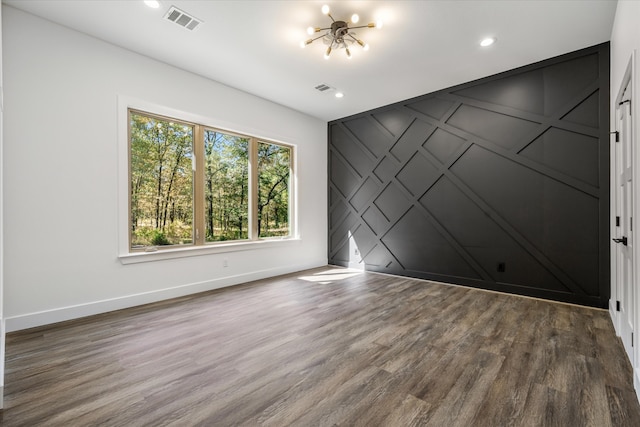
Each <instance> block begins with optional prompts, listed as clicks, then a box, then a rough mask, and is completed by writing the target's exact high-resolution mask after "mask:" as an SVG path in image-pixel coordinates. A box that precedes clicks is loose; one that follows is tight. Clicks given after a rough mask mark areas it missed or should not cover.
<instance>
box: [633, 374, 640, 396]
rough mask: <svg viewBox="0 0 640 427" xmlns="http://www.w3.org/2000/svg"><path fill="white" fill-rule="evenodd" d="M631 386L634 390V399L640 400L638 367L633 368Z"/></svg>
mask: <svg viewBox="0 0 640 427" xmlns="http://www.w3.org/2000/svg"><path fill="white" fill-rule="evenodd" d="M633 388H634V389H635V391H636V399H638V402H640V371H639V370H638V369H634V370H633Z"/></svg>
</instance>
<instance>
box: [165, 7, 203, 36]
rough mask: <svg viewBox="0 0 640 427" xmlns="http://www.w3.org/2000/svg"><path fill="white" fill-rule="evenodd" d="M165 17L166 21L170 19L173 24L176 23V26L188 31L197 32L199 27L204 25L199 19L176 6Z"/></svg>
mask: <svg viewBox="0 0 640 427" xmlns="http://www.w3.org/2000/svg"><path fill="white" fill-rule="evenodd" d="M164 17H165V19H168V20H169V21H171V22H175V23H176V24H178V25H180V26H181V27H184V28H186V29H187V30H195V28H196V27H197V26H198V25H200V24H202V21H201V20H199V19H198V18H194V17H193V16H191V15H189V14H188V13H185V12H183V11H182V10H180V9H178V8H177V7H175V6H171V7H170V8H169V10H168V11H167V14H166V15H164Z"/></svg>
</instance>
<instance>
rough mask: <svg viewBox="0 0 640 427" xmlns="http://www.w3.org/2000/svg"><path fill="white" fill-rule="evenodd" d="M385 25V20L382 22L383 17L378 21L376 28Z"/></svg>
mask: <svg viewBox="0 0 640 427" xmlns="http://www.w3.org/2000/svg"><path fill="white" fill-rule="evenodd" d="M383 25H384V22H382V19H378V20H377V21H376V28H377V29H380V28H382V26H383Z"/></svg>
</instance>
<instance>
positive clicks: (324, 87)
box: [316, 83, 333, 92]
mask: <svg viewBox="0 0 640 427" xmlns="http://www.w3.org/2000/svg"><path fill="white" fill-rule="evenodd" d="M316 89H317V90H319V91H320V92H325V91H331V90H333V88H332V87H331V86H327V85H326V84H324V83H322V84H320V85H318V86H316Z"/></svg>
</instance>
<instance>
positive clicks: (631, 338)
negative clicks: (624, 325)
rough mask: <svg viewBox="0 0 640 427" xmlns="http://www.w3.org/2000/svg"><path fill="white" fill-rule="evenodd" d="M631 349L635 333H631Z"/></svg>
mask: <svg viewBox="0 0 640 427" xmlns="http://www.w3.org/2000/svg"><path fill="white" fill-rule="evenodd" d="M631 347H633V332H631Z"/></svg>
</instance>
